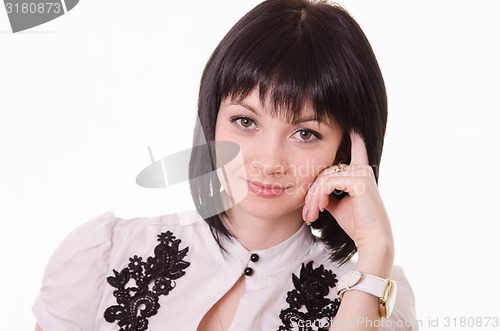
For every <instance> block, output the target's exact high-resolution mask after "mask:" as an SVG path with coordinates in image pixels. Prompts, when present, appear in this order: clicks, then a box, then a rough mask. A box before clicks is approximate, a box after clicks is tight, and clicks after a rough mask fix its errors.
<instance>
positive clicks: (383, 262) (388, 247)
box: [354, 241, 394, 278]
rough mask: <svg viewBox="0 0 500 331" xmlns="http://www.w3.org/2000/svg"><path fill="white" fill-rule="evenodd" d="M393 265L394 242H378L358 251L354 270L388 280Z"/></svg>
mask: <svg viewBox="0 0 500 331" xmlns="http://www.w3.org/2000/svg"><path fill="white" fill-rule="evenodd" d="M393 263H394V245H393V243H392V241H390V242H389V241H387V242H377V243H374V244H372V245H367V246H364V247H363V248H359V249H358V261H357V263H356V267H355V269H354V270H356V271H360V272H362V273H367V274H371V275H375V276H378V277H382V278H387V277H389V275H390V273H391V270H392V265H393Z"/></svg>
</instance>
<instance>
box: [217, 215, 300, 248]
mask: <svg viewBox="0 0 500 331" xmlns="http://www.w3.org/2000/svg"><path fill="white" fill-rule="evenodd" d="M226 213H227V215H228V219H226V220H225V221H224V222H225V225H226V227H227V228H228V230H229V232H231V234H232V235H233V236H234V237H235V238H236V240H238V242H239V243H240V244H241V245H242V246H243V247H245V248H246V249H247V250H249V251H253V250H263V249H268V248H271V247H273V246H276V245H278V244H279V243H281V242H283V241H285V240H287V239H288V238H290V237H291V236H292V235H293V234H295V233H296V232H297V231H298V230H299V229H300V227H301V226H302V224H303V223H304V222H303V221H302V216H301V208H299V209H297V210H294V211H292V212H290V213H288V214H285V215H281V216H280V217H279V218H265V217H260V216H259V215H251V214H249V213H247V212H245V211H244V210H242V209H240V208H238V206H235V207H233V208H231V209H229V210H228V211H227V212H226Z"/></svg>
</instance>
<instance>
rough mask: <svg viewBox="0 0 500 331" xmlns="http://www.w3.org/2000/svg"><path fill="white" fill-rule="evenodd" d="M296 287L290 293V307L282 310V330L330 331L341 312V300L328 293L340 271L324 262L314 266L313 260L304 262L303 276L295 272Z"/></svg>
mask: <svg viewBox="0 0 500 331" xmlns="http://www.w3.org/2000/svg"><path fill="white" fill-rule="evenodd" d="M292 281H293V285H294V287H295V289H294V290H292V291H289V292H288V293H287V298H286V302H288V304H289V305H290V307H289V308H287V309H284V310H282V311H281V314H280V318H281V321H282V322H283V325H281V326H280V327H279V328H278V331H291V330H296V331H313V330H314V331H327V330H329V329H330V327H331V323H332V320H333V317H334V316H335V315H337V311H338V309H339V306H340V302H339V301H338V300H337V299H334V300H333V301H332V300H330V299H329V298H327V297H326V296H327V295H328V293H329V292H330V288H332V287H334V286H335V284H337V278H336V275H335V274H334V273H333V272H332V271H331V270H328V269H325V268H324V267H323V265H321V266H319V267H318V268H315V269H313V263H312V261H311V262H309V263H307V265H306V266H304V264H302V268H301V269H300V277H297V276H296V275H295V274H293V275H292Z"/></svg>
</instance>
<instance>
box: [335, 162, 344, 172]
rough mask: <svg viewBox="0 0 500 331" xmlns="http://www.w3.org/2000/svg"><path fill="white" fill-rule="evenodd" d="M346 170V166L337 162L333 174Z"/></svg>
mask: <svg viewBox="0 0 500 331" xmlns="http://www.w3.org/2000/svg"><path fill="white" fill-rule="evenodd" d="M346 168H347V164H345V163H343V162H342V161H341V162H339V164H338V165H337V167H336V168H335V172H342V171H344V170H345V169H346Z"/></svg>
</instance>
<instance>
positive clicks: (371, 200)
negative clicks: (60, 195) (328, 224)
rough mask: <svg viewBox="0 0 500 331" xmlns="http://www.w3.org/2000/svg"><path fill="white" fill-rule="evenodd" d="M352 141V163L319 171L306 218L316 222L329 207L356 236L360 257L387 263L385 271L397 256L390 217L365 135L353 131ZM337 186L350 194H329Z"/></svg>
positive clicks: (308, 199)
mask: <svg viewBox="0 0 500 331" xmlns="http://www.w3.org/2000/svg"><path fill="white" fill-rule="evenodd" d="M351 143H352V150H351V164H350V165H348V166H347V167H345V169H344V170H342V171H339V170H340V169H338V166H333V167H329V168H326V169H324V170H323V171H322V172H320V174H319V175H318V176H317V178H316V180H315V181H314V183H313V184H312V185H311V187H310V188H309V191H308V193H307V195H306V199H305V205H304V208H303V212H302V216H303V218H304V220H306V222H313V221H315V220H316V219H317V218H318V216H319V213H320V211H322V210H324V209H326V210H327V211H328V212H330V213H331V214H332V215H333V216H334V217H335V219H336V220H337V222H338V223H339V225H340V226H341V227H342V229H344V231H345V232H346V233H347V234H348V235H349V236H350V237H351V238H352V239H353V240H354V243H355V244H356V247H357V248H358V254H359V259H360V260H361V259H362V258H364V259H373V258H376V260H377V261H379V262H380V263H382V264H384V265H385V267H384V268H382V269H381V270H380V271H379V272H377V273H383V274H386V273H388V272H390V266H392V260H393V256H394V249H393V238H392V231H391V226H390V222H389V217H388V215H387V212H386V210H385V207H384V204H383V202H382V198H381V197H380V194H379V191H378V187H377V183H376V181H375V176H374V174H373V170H372V168H371V167H370V166H369V164H368V154H367V152H366V146H365V143H364V141H363V139H362V138H361V137H360V136H359V134H357V133H354V132H351ZM334 190H342V191H345V192H347V193H349V195H346V196H345V197H344V198H343V199H342V200H338V199H336V198H335V197H333V196H331V195H330V193H332V192H333V191H334ZM381 254H382V256H381ZM380 257H383V259H379V258H380ZM374 262H375V261H374ZM388 268H389V270H387V269H388Z"/></svg>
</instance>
